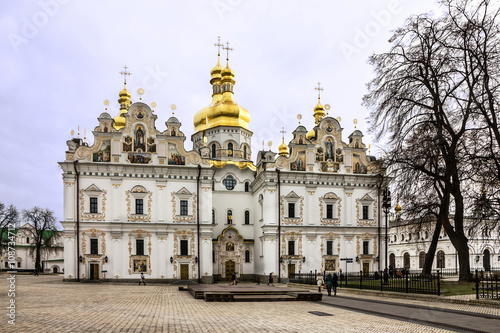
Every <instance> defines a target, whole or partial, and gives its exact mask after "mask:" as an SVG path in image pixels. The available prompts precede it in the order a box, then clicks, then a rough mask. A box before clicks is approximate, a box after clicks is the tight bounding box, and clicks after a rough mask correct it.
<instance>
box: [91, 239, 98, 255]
mask: <svg viewBox="0 0 500 333" xmlns="http://www.w3.org/2000/svg"><path fill="white" fill-rule="evenodd" d="M97 241H98V240H97V239H95V238H92V239H91V240H90V254H99V246H98V243H97Z"/></svg>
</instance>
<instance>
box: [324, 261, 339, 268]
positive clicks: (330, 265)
mask: <svg viewBox="0 0 500 333" xmlns="http://www.w3.org/2000/svg"><path fill="white" fill-rule="evenodd" d="M335 264H336V262H335V259H330V260H325V271H334V270H335V269H336V268H337V267H336V265H335Z"/></svg>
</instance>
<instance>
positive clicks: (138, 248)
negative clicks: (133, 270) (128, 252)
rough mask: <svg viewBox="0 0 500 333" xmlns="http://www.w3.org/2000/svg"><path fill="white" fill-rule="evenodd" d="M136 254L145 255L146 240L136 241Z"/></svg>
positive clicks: (138, 239) (139, 239)
mask: <svg viewBox="0 0 500 333" xmlns="http://www.w3.org/2000/svg"><path fill="white" fill-rule="evenodd" d="M135 254H136V255H138V256H143V255H144V239H142V238H137V239H136V240H135Z"/></svg>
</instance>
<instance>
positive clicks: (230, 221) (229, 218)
mask: <svg viewBox="0 0 500 333" xmlns="http://www.w3.org/2000/svg"><path fill="white" fill-rule="evenodd" d="M227 224H233V211H232V210H231V209H229V210H228V211H227Z"/></svg>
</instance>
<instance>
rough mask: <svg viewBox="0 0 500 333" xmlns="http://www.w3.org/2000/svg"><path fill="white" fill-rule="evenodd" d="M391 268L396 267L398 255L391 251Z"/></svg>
mask: <svg viewBox="0 0 500 333" xmlns="http://www.w3.org/2000/svg"><path fill="white" fill-rule="evenodd" d="M389 268H391V269H394V268H396V256H395V255H394V253H391V254H390V255H389Z"/></svg>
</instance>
